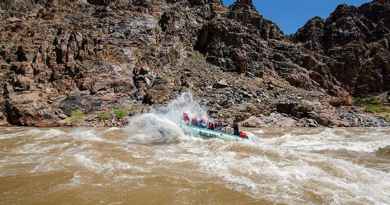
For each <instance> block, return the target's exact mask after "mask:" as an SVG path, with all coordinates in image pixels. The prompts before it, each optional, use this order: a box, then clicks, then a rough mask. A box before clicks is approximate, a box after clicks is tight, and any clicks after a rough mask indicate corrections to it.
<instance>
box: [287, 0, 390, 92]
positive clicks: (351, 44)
mask: <svg viewBox="0 0 390 205" xmlns="http://www.w3.org/2000/svg"><path fill="white" fill-rule="evenodd" d="M389 22H390V1H388V0H375V1H373V2H371V3H367V4H364V5H362V6H360V7H354V6H348V5H340V6H338V7H337V8H336V10H335V11H334V12H333V13H332V14H331V15H330V17H329V18H328V19H326V20H322V19H320V18H314V19H312V20H310V21H309V22H308V23H307V24H306V25H305V26H304V27H303V28H301V29H300V30H299V31H298V32H297V33H296V34H295V37H294V39H295V40H296V41H297V42H302V43H303V45H304V46H305V47H306V48H308V49H311V50H313V51H315V52H319V53H321V54H324V55H325V56H327V57H330V59H329V60H326V61H325V63H326V64H327V66H328V67H330V70H331V74H332V75H333V76H335V77H336V79H337V80H338V81H340V82H341V83H342V84H343V87H345V88H346V89H347V90H348V91H349V92H351V93H353V94H355V95H365V94H369V93H375V92H378V93H379V92H384V91H387V90H389V89H390V70H389V68H390V60H389V59H390V47H389V40H390V23H389Z"/></svg>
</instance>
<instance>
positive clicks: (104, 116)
mask: <svg viewBox="0 0 390 205" xmlns="http://www.w3.org/2000/svg"><path fill="white" fill-rule="evenodd" d="M97 117H98V119H99V121H101V122H104V121H107V120H110V119H111V113H110V112H106V111H103V112H99V113H98V114H97Z"/></svg>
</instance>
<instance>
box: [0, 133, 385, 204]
mask: <svg viewBox="0 0 390 205" xmlns="http://www.w3.org/2000/svg"><path fill="white" fill-rule="evenodd" d="M128 132H129V130H127V129H100V130H95V129H86V128H79V129H35V128H2V132H1V133H2V134H0V182H1V183H0V184H1V185H0V190H1V192H0V196H1V198H2V199H8V200H5V201H4V200H1V201H0V204H13V203H11V202H12V201H14V200H16V199H18V200H21V201H22V202H23V198H24V197H26V198H27V199H28V200H33V201H28V202H34V199H31V197H28V193H29V191H31V190H28V189H32V187H31V186H32V185H30V184H29V183H34V184H37V185H38V186H39V184H40V183H43V184H45V183H49V184H45V185H42V186H43V187H42V193H40V195H42V196H49V197H48V199H50V196H51V195H53V194H54V195H56V196H57V195H59V196H61V193H67V192H69V190H73V189H74V190H78V192H79V194H80V195H83V194H85V193H84V192H85V190H84V189H82V188H86V187H89V188H90V189H92V190H93V189H97V191H96V192H97V193H100V194H103V195H104V194H105V193H106V192H108V193H109V192H110V191H109V190H111V191H115V190H116V189H121V187H129V189H127V192H128V193H129V194H135V193H137V190H138V189H141V190H142V189H147V187H150V188H152V189H157V190H159V192H161V194H164V193H165V192H166V190H165V189H167V187H169V189H174V190H175V191H177V192H180V191H183V190H182V189H185V190H187V191H188V190H191V189H194V190H193V191H196V186H195V188H194V187H192V186H194V184H195V185H199V184H200V185H204V186H206V187H208V186H212V185H213V186H217V188H214V189H215V190H214V191H215V192H218V191H221V192H222V193H224V192H226V190H229V191H230V192H231V193H230V194H233V195H234V194H237V195H239V196H240V197H243V196H245V197H243V198H244V199H243V202H248V203H249V201H251V203H252V202H253V203H255V204H273V203H280V204H389V203H390V195H389V193H390V173H389V171H390V160H389V159H388V158H385V157H378V156H376V155H375V151H377V149H379V148H380V147H383V146H386V145H390V142H389V139H388V138H389V137H388V136H389V132H390V130H386V129H382V130H377V129H366V130H364V129H319V130H316V131H315V132H313V131H312V130H310V131H307V132H308V133H309V134H308V133H305V130H300V131H299V132H300V133H299V134H297V133H293V132H292V133H285V134H282V135H279V136H272V134H269V136H272V137H265V136H266V135H267V134H268V132H270V133H272V131H263V134H262V135H263V136H259V139H258V141H256V142H245V141H243V142H226V141H221V140H203V139H199V138H193V137H190V136H184V135H183V134H182V133H181V132H180V131H179V132H178V133H179V134H178V135H177V136H174V137H169V139H159V137H158V136H151V137H150V138H148V137H147V136H146V135H145V136H142V137H136V138H131V137H129V136H132V134H129V133H128ZM135 135H140V134H139V133H137V134H135ZM160 137H161V138H165V137H166V136H163V135H161V136H160ZM137 140H139V141H137ZM56 173H60V175H61V176H62V175H65V176H66V175H69V176H67V177H65V178H66V179H64V180H63V181H59V182H56V183H53V182H52V181H47V182H45V180H43V181H35V180H42V179H40V178H38V179H36V178H35V177H36V176H41V175H43V176H46V175H50V174H56ZM62 177H64V176H62ZM19 178H21V179H23V178H28V179H29V180H25V181H23V182H20V186H18V187H17V188H15V185H13V182H12V180H11V181H10V179H14V180H15V181H18V180H19ZM59 178H61V177H59ZM160 178H161V179H160ZM164 178H168V179H170V178H172V179H174V180H173V181H175V182H174V183H173V184H171V181H164V180H163V179H164ZM7 184H8V185H9V186H7ZM46 186H48V187H46ZM45 187H46V188H45ZM107 187H110V189H108V190H106V188H107ZM13 189H16V190H17V191H16V190H13ZM24 189H27V190H24ZM99 189H102V190H100V191H99ZM24 192H26V193H27V195H24V194H20V193H24ZM147 193H148V191H146V190H145V193H144V195H147ZM112 194H113V196H112V198H110V200H114V201H115V200H116V201H118V202H121V203H122V204H127V203H129V202H128V201H121V199H120V198H116V195H115V194H114V193H112ZM204 194H205V195H206V194H207V193H204ZM241 194H242V195H243V196H241ZM109 195H110V194H109ZM187 195H188V196H186V197H188V198H186V197H184V198H183V199H182V200H183V201H178V202H174V203H173V202H172V203H173V204H186V201H188V200H190V201H191V200H192V201H193V200H195V201H194V202H195V203H190V204H202V203H200V202H199V203H197V202H196V198H192V197H193V196H191V194H187ZM94 197H96V198H98V199H99V198H100V197H101V196H99V195H96V196H94ZM140 197H142V194H141V195H140ZM144 197H146V196H144ZM60 198H61V197H60ZM144 200H145V201H147V199H146V198H144ZM248 200H249V201H248ZM157 201H158V200H157ZM28 202H26V203H20V204H30V203H28ZM41 203H42V204H45V203H43V202H42V201H41ZM46 204H50V203H46ZM79 204H84V203H83V202H80V201H79ZM119 204H120V203H119ZM156 204H157V202H156ZM211 204H213V203H211ZM226 204H229V201H226ZM233 204H234V203H233ZM244 204H245V203H244Z"/></svg>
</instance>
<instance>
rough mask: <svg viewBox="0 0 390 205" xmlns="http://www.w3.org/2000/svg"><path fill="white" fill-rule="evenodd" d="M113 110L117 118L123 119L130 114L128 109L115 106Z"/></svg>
mask: <svg viewBox="0 0 390 205" xmlns="http://www.w3.org/2000/svg"><path fill="white" fill-rule="evenodd" d="M112 111H113V113H114V116H115V117H116V118H117V119H123V118H125V117H126V116H127V115H128V111H127V110H126V109H123V108H114V109H113V110H112Z"/></svg>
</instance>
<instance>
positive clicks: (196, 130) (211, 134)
mask: <svg viewBox="0 0 390 205" xmlns="http://www.w3.org/2000/svg"><path fill="white" fill-rule="evenodd" d="M180 127H181V128H182V129H183V130H184V131H185V132H189V134H191V135H192V136H196V137H202V138H205V139H213V138H218V139H222V140H228V141H241V140H251V138H252V137H251V136H248V138H241V137H240V136H237V135H232V134H228V133H224V132H220V131H215V130H209V129H206V128H200V127H195V126H191V125H185V124H181V125H180Z"/></svg>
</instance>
